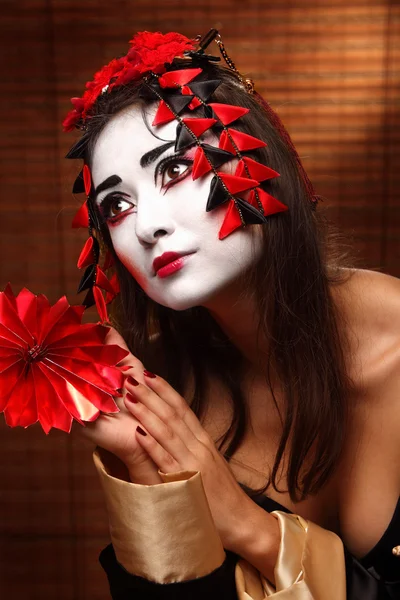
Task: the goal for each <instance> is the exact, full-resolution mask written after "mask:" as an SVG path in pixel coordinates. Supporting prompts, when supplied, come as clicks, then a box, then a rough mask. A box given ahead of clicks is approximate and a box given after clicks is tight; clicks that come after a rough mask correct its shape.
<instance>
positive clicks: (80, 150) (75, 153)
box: [65, 135, 88, 158]
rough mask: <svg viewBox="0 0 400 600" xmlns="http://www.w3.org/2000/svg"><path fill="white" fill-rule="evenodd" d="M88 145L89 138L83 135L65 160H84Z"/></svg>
mask: <svg viewBox="0 0 400 600" xmlns="http://www.w3.org/2000/svg"><path fill="white" fill-rule="evenodd" d="M87 143H88V136H85V135H83V136H82V137H81V138H80V139H79V140H78V141H77V142H76V144H74V145H73V146H72V148H71V149H70V150H69V152H68V154H66V156H65V158H84V157H85V153H86V145H87Z"/></svg>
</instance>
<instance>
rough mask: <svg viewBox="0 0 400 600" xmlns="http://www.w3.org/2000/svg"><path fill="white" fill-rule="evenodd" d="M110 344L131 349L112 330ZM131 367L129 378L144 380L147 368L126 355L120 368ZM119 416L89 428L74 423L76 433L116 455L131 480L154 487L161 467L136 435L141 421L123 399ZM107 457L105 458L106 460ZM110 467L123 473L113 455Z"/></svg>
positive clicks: (103, 418)
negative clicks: (144, 368)
mask: <svg viewBox="0 0 400 600" xmlns="http://www.w3.org/2000/svg"><path fill="white" fill-rule="evenodd" d="M106 343H107V344H118V346H121V347H122V348H125V349H126V350H128V348H127V346H126V344H125V341H124V340H123V338H122V337H121V336H120V335H119V333H118V332H117V331H116V330H115V329H110V331H109V333H108V335H107V338H106ZM127 365H129V366H130V369H129V370H126V371H125V370H124V374H125V375H128V376H129V375H133V376H134V377H135V378H137V379H139V380H141V381H142V382H143V381H144V378H143V365H142V363H141V362H140V360H138V359H137V358H135V357H134V356H133V355H132V354H129V355H128V356H126V357H125V358H124V359H123V361H121V363H119V367H122V368H123V367H126V366H127ZM115 402H116V404H117V405H118V408H119V409H120V412H119V413H112V414H101V415H100V416H99V417H98V419H96V421H94V422H93V423H87V424H86V425H85V427H82V426H81V425H79V426H78V424H74V426H73V429H72V432H73V434H74V435H79V436H80V437H84V438H86V439H87V440H89V441H91V442H93V443H94V444H96V445H97V446H100V448H103V449H105V450H107V451H108V452H111V454H112V455H114V456H116V457H117V458H119V459H120V460H121V461H122V462H123V463H124V464H125V465H126V467H127V469H128V472H129V476H130V479H131V481H133V482H134V483H142V484H147V485H151V484H154V483H161V482H162V480H161V477H160V475H159V474H158V467H157V465H156V464H155V463H154V461H153V460H152V459H151V457H150V456H149V455H148V453H147V452H146V451H145V450H144V449H143V448H142V446H141V445H140V444H138V441H137V436H136V434H135V431H136V427H137V425H138V424H139V422H138V421H137V420H136V419H135V417H134V416H133V415H132V414H131V413H130V412H129V411H128V410H127V409H126V407H125V404H124V401H123V399H122V398H116V399H115ZM103 457H104V455H103V456H102V458H103ZM107 466H109V467H110V468H111V474H115V475H116V476H118V475H117V473H119V472H120V468H119V467H120V466H121V465H118V461H115V460H114V468H113V461H112V456H110V455H108V456H107Z"/></svg>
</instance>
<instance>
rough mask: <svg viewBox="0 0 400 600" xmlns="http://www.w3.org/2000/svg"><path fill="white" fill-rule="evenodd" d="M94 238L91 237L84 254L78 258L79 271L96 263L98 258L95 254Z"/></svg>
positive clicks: (83, 250) (85, 246) (84, 248)
mask: <svg viewBox="0 0 400 600" xmlns="http://www.w3.org/2000/svg"><path fill="white" fill-rule="evenodd" d="M93 244H94V242H93V238H92V237H90V238H88V239H87V240H86V242H85V245H84V246H83V249H82V252H81V253H80V256H79V258H78V265H77V266H78V269H83V267H88V266H89V265H93V264H94V263H95V262H96V258H95V255H94V252H93Z"/></svg>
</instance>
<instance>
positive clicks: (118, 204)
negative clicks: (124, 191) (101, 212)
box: [108, 198, 133, 218]
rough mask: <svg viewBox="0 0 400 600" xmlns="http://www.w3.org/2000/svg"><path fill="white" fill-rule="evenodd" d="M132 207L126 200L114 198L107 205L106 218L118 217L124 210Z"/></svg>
mask: <svg viewBox="0 0 400 600" xmlns="http://www.w3.org/2000/svg"><path fill="white" fill-rule="evenodd" d="M131 206H133V204H131V202H128V201H127V200H123V199H122V198H114V199H113V200H112V202H111V203H110V205H109V209H108V216H109V217H111V218H112V217H118V216H119V215H121V214H122V213H123V212H125V211H126V210H129V209H130V208H131Z"/></svg>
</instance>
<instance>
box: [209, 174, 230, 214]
mask: <svg viewBox="0 0 400 600" xmlns="http://www.w3.org/2000/svg"><path fill="white" fill-rule="evenodd" d="M229 198H230V195H229V192H228V191H227V190H226V189H225V188H224V186H223V185H222V183H221V180H220V179H219V177H217V176H216V175H214V177H213V179H212V180H211V185H210V193H209V195H208V200H207V206H206V212H210V210H213V208H216V207H217V206H221V204H223V203H224V202H226V201H227V200H229Z"/></svg>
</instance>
